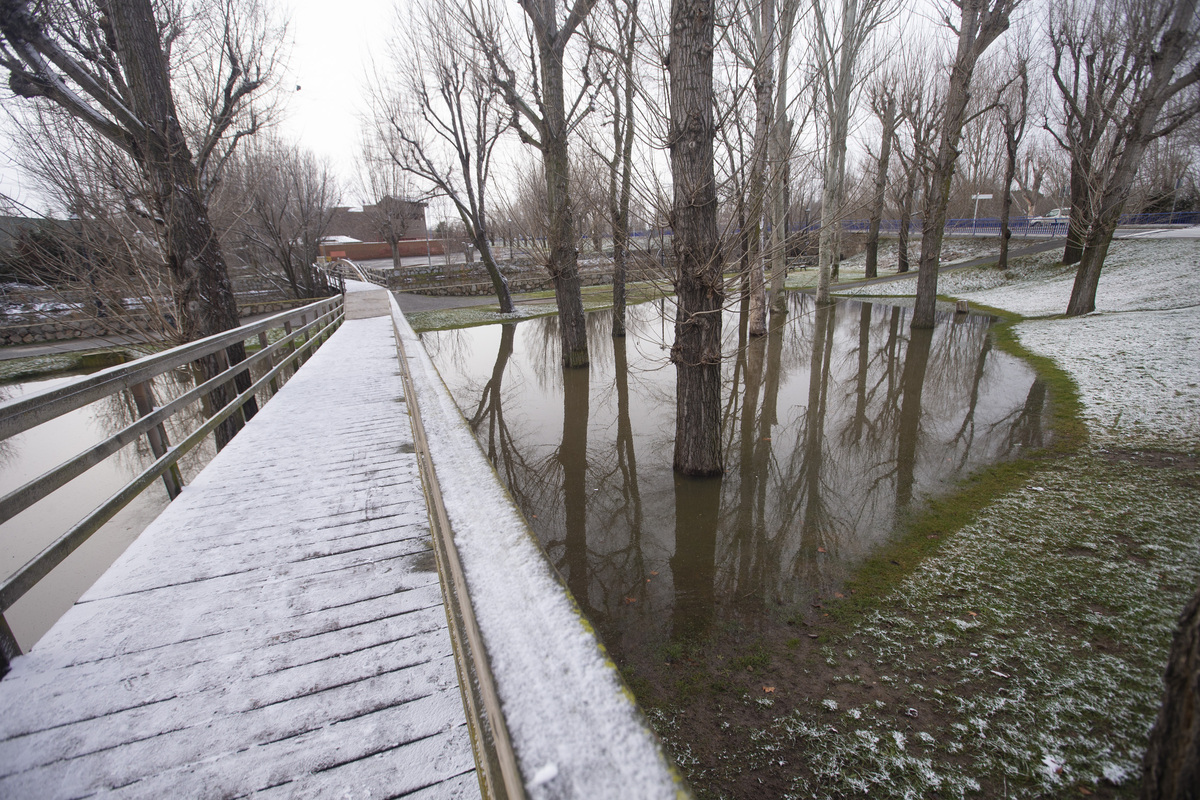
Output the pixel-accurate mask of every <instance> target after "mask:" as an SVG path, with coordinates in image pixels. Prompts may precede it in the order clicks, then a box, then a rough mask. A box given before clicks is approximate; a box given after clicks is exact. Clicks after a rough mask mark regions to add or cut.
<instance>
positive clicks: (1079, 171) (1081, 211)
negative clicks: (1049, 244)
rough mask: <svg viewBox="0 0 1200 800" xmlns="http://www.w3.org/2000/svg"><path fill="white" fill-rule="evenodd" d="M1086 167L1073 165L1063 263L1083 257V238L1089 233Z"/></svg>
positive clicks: (1072, 261)
mask: <svg viewBox="0 0 1200 800" xmlns="http://www.w3.org/2000/svg"><path fill="white" fill-rule="evenodd" d="M1085 170H1086V168H1085V167H1082V166H1079V167H1076V166H1075V164H1074V163H1072V167H1071V213H1070V216H1069V217H1068V218H1067V243H1066V246H1065V247H1064V248H1063V258H1062V263H1063V264H1064V265H1067V266H1070V265H1071V264H1078V263H1079V259H1081V258H1083V239H1084V236H1085V235H1086V234H1087V224H1086V223H1085V220H1084V218H1085V215H1086V214H1087V213H1088V212H1089V209H1090V208H1091V205H1092V203H1091V192H1090V191H1089V187H1088V178H1087V174H1086V171H1085Z"/></svg>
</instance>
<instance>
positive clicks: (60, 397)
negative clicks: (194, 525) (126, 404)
mask: <svg viewBox="0 0 1200 800" xmlns="http://www.w3.org/2000/svg"><path fill="white" fill-rule="evenodd" d="M342 317H343V303H342V297H341V296H340V295H339V296H336V297H333V298H329V299H326V300H320V301H318V302H316V303H312V304H310V305H307V306H304V307H302V308H297V309H293V310H290V311H285V312H283V313H280V314H276V315H274V316H272V317H268V318H267V319H263V320H260V321H258V322H254V323H251V324H248V325H243V326H242V327H240V328H236V329H234V330H230V331H225V332H223V333H219V334H216V335H214V336H209V337H207V338H205V339H200V340H198V341H195V342H190V343H188V344H185V345H181V346H179V347H174V348H171V349H170V350H166V351H164V352H161V353H156V354H154V355H150V356H146V357H145V358H139V359H137V360H136V361H132V362H130V363H128V364H121V365H119V366H116V367H112V368H109V369H106V370H103V371H101V372H97V373H94V374H92V375H87V376H84V377H82V378H79V379H77V380H73V381H70V382H68V383H66V384H63V385H59V386H54V387H52V388H50V389H47V390H46V391H43V392H35V393H32V394H29V395H25V396H22V397H18V398H15V399H13V400H10V401H8V402H5V403H0V442H3V441H4V440H7V439H9V438H10V437H13V436H16V435H17V434H20V433H22V432H24V431H27V430H30V429H32V428H35V427H36V426H38V425H41V424H43V423H46V422H49V421H50V420H53V419H56V418H58V417H61V416H62V415H64V414H67V413H69V412H71V411H75V410H77V409H80V408H82V407H84V406H86V405H88V404H89V403H93V402H95V401H97V400H100V399H102V398H105V397H109V396H112V395H115V394H119V393H122V392H128V393H129V395H130V396H131V397H132V400H133V403H134V405H135V407H136V408H137V415H138V416H137V418H136V419H135V420H134V421H133V422H132V423H130V424H129V425H127V426H125V427H123V428H122V429H121V430H118V431H117V432H116V433H113V434H111V435H110V436H108V437H107V438H105V439H104V440H102V441H100V442H99V443H97V444H95V445H93V446H91V447H89V448H88V449H87V450H84V451H83V452H82V453H80V454H78V455H76V456H75V457H73V458H71V459H69V460H68V461H65V462H63V463H62V464H60V465H58V466H57V467H55V468H53V469H51V470H49V471H48V472H46V473H44V474H43V475H41V476H39V477H37V478H35V479H34V480H32V481H29V482H28V483H26V484H25V485H23V486H20V487H18V488H16V489H14V490H12V491H11V492H9V493H8V494H6V495H5V496H4V497H0V523H4V522H6V521H8V520H9V519H12V518H13V517H14V516H16V515H17V514H19V513H20V512H22V511H24V510H25V509H27V508H29V507H30V506H32V505H33V504H34V503H36V502H38V501H39V500H42V499H43V498H45V497H47V496H48V495H50V494H51V493H52V492H54V491H55V490H57V489H60V488H62V487H63V486H64V485H66V484H67V482H68V481H70V480H72V479H74V478H76V477H78V476H80V475H82V474H83V473H84V472H86V471H87V470H89V469H91V468H92V467H94V466H96V465H97V464H100V463H101V462H103V461H105V460H106V459H108V458H110V457H111V456H113V455H114V454H116V453H117V452H118V451H120V450H122V449H124V448H125V447H127V446H128V445H130V444H132V443H134V442H135V441H137V440H138V439H139V438H140V437H142V436H145V437H146V439H147V441H148V443H149V446H150V450H151V452H152V453H153V454H154V458H155V460H154V462H153V463H152V464H150V465H149V466H148V467H146V468H145V469H144V470H142V471H141V472H140V473H139V474H138V475H137V476H136V477H135V478H133V480H131V481H129V482H128V483H127V484H125V485H124V486H123V487H122V488H121V489H119V490H118V491H117V492H116V493H115V494H113V495H112V496H111V497H109V498H108V499H107V500H105V501H104V502H103V503H101V504H100V505H99V506H98V507H96V508H95V509H94V510H92V511H91V513H89V514H88V515H87V516H86V517H84V518H83V519H82V520H80V521H79V522H77V523H75V524H74V525H73V526H72V527H71V528H70V529H69V530H67V531H66V532H65V533H63V534H61V535H60V536H58V537H57V538H56V539H54V541H52V542H51V543H50V544H48V545H47V546H46V547H45V548H44V549H43V550H42V551H41V552H40V553H38V554H37V555H36V556H34V557H33V558H32V559H30V560H29V561H28V562H26V563H25V564H24V565H23V566H22V567H20V568H19V569H17V570H16V572H14V573H12V574H11V575H9V576H8V577H7V578H5V579H4V581H3V583H0V675H3V674H4V673H5V672H7V669H8V663H9V661H11V659H12V658H13V657H15V656H16V655H19V654H20V648H19V646H18V645H17V642H16V640H15V638H14V637H13V635H12V631H11V630H10V628H9V626H8V623H7V622H6V621H5V620H4V616H3V615H4V613H5V612H6V611H7V610H8V609H9V608H10V607H12V605H13V603H15V602H16V601H17V600H18V599H20V598H21V596H22V595H24V594H25V593H26V592H28V591H29V590H30V589H31V588H32V587H33V586H35V585H36V584H37V583H38V581H40V580H41V579H42V578H44V577H45V576H46V575H47V574H49V572H50V571H51V570H52V569H53V568H54V567H56V566H57V565H58V564H60V563H62V561H63V560H64V559H65V558H66V557H67V556H68V555H70V554H71V553H72V552H73V551H74V550H75V549H76V548H78V547H79V546H80V545H81V544H83V543H84V542H85V541H87V539H88V538H89V537H90V536H91V535H92V534H94V533H95V532H96V531H97V530H99V529H100V528H101V526H103V525H104V523H106V522H108V521H109V520H110V519H112V518H113V516H114V515H116V514H117V512H119V511H120V510H121V509H122V508H124V507H125V506H126V505H128V504H129V502H130V501H132V500H133V499H134V498H135V497H137V496H138V495H139V494H140V493H141V492H142V491H143V490H145V489H146V488H147V487H148V486H150V485H151V484H152V483H153V482H154V481H155V480H156V479H159V478H161V479H162V480H163V482H164V484H165V485H166V488H167V494H168V496H169V497H170V498H172V499H174V498H175V497H176V496H177V495H178V494H179V492H180V491H181V490H182V488H183V477H182V475H181V473H180V470H179V466H178V465H179V460H180V459H181V458H182V457H183V456H184V455H186V454H187V453H188V452H189V451H191V450H192V449H193V448H195V447H196V446H197V445H199V444H200V443H201V442H202V441H204V439H205V438H207V437H208V436H209V435H210V434H212V433H213V431H214V430H216V428H217V427H218V426H219V425H221V424H222V423H223V422H225V421H226V420H228V419H230V418H231V417H234V415H243V416H244V411H243V406H244V405H246V404H247V403H248V402H249V401H250V400H252V399H253V398H254V397H255V396H256V395H257V394H258V393H259V392H260V391H262V392H265V393H267V394H266V395H265V396H269V395H270V394H274V393H275V392H277V391H278V390H279V387H280V385H281V384H282V382H283V381H285V380H287V378H289V377H290V376H291V375H294V374H295V373H296V370H298V369H299V368H300V365H301V364H302V363H303V362H304V361H305V360H307V359H308V357H309V356H310V355H311V353H312V351H313V350H314V349H316V348H317V347H318V346H319V345H320V344H321V343H322V342H323V341H325V340H326V339H327V338H328V337H329V335H330V334H332V332H333V331H334V329H336V328H337V326H338V325H339V324H340V323H341V321H342ZM272 332H275V333H274V335H272ZM272 338H274V339H276V340H277V341H274V342H272V341H271V339H272ZM247 342H250V343H251V344H252V346H253V345H254V344H257V346H258V351H257V352H255V353H253V354H252V355H250V356H248V357H247V358H246V359H245V360H244V361H240V362H238V363H236V364H233V365H232V366H230V365H229V363H228V360H227V359H226V348H228V347H230V346H231V345H236V344H239V343H242V344H244V343H247ZM209 357H216V359H217V360H218V363H219V364H220V365H221V367H222V368H223V371H222V372H220V373H219V374H217V375H215V376H214V377H212V378H209V379H207V380H203V381H200V382H198V384H197V385H196V386H194V387H193V388H191V389H189V390H187V391H185V392H183V393H182V394H180V395H179V396H178V397H175V398H172V399H170V400H167V401H166V402H163V403H162V405H157V403H158V401H157V400H156V398H155V396H154V391H153V389H152V384H151V382H152V381H153V380H154V378H155V377H157V376H159V375H162V374H163V373H166V372H168V371H170V370H175V369H177V368H179V367H184V366H186V365H189V364H192V363H193V362H196V361H197V360H199V359H202V358H209ZM255 367H258V368H259V369H260V370H261V371H262V375H261V377H259V378H258V379H257V380H250V376H251V375H252V374H253V373H252V372H251V370H252V369H254V368H255ZM238 378H242V383H243V385H246V384H247V383H248V384H249V386H248V388H245V389H243V390H241V391H240V392H239V391H238V389H237V388H236V387H235V381H236V380H237V379H238ZM198 380H199V379H198ZM221 387H225V388H226V390H227V391H226V396H228V397H231V398H232V399H230V400H228V402H225V404H224V405H222V406H221V407H219V408H212V407H211V406H212V405H213V404H212V403H211V402H209V398H210V397H211V396H212V393H213V391H214V390H217V389H220V388H221ZM197 404H201V405H203V406H205V408H204V411H205V413H204V415H203V416H204V421H203V423H202V424H200V425H199V426H198V427H196V429H195V430H194V431H192V432H191V433H190V434H188V435H187V436H186V437H184V438H183V439H182V440H181V441H180V442H178V443H177V444H174V445H172V444H171V443H170V441H168V438H167V432H166V428H165V426H164V423H165V422H166V421H167V420H168V419H170V418H172V417H173V416H175V415H177V414H179V413H180V412H182V411H183V410H184V409H186V408H189V407H192V406H196V405H197Z"/></svg>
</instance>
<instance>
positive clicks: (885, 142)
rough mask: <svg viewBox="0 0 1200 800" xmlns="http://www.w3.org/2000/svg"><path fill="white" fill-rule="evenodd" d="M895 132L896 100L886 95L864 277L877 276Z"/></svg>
mask: <svg viewBox="0 0 1200 800" xmlns="http://www.w3.org/2000/svg"><path fill="white" fill-rule="evenodd" d="M895 131H896V98H894V97H892V96H891V95H888V97H887V104H886V105H885V106H884V111H883V138H882V139H881V141H880V143H879V165H878V167H877V168H876V170H875V196H874V197H873V198H872V200H871V222H870V226H869V227H868V229H867V266H866V277H867V278H875V277H878V275H879V225H880V223H881V222H882V220H883V195H884V190H886V189H887V173H888V161H889V160H890V159H891V156H892V135H893V134H894V133H895Z"/></svg>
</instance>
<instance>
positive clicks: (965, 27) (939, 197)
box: [912, 0, 979, 328]
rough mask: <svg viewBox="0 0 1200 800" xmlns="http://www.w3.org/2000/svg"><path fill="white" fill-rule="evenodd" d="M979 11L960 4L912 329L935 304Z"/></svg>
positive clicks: (929, 323) (926, 320)
mask: <svg viewBox="0 0 1200 800" xmlns="http://www.w3.org/2000/svg"><path fill="white" fill-rule="evenodd" d="M978 18H979V8H978V7H977V6H976V4H975V3H974V2H970V1H969V0H968V2H964V3H963V4H962V19H961V21H960V24H959V31H960V33H959V39H958V51H957V53H956V55H955V59H954V66H953V68H952V69H951V70H950V84H949V87H948V88H947V90H946V108H945V116H944V117H943V122H942V125H943V127H942V135H941V142H940V144H939V145H938V154H937V158H936V160H935V161H934V167H933V175H932V176H931V178H930V191H929V194H927V195H926V197H925V221H924V224H923V226H922V228H921V266H920V272H919V273H918V275H917V305H916V308H915V309H914V310H913V318H912V327H913V328H932V327H933V318H934V307H935V305H936V303H937V278H938V262H939V259H940V258H941V252H942V236H943V234H944V233H945V227H946V206H947V205H948V204H949V202H950V183H951V182H952V181H953V180H954V166H955V162H956V161H957V160H958V142H959V139H960V138H961V137H962V128H963V121H964V119H965V118H966V111H967V103H968V102H969V101H970V99H971V95H970V87H971V75H972V73H974V71H975V62H976V61H977V60H978V58H979V55H978V53H977V52H976V48H975V41H976V40H975V34H976V30H977V28H978Z"/></svg>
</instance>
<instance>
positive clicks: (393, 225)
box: [357, 133, 428, 269]
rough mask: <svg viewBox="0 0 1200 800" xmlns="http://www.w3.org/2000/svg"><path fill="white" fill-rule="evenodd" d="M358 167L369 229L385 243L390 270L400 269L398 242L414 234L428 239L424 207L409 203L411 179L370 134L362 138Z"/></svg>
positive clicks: (419, 204)
mask: <svg viewBox="0 0 1200 800" xmlns="http://www.w3.org/2000/svg"><path fill="white" fill-rule="evenodd" d="M357 167H358V188H359V191H360V192H362V195H363V199H364V200H370V201H371V204H370V205H364V206H363V210H362V213H363V214H364V215H365V216H366V218H367V223H368V226H369V230H371V231H372V235H373V236H376V237H378V241H381V242H387V243H388V247H389V248H390V249H391V251H392V267H393V268H394V269H400V266H401V256H400V242H402V241H404V240H405V239H408V238H411V235H412V234H413V233H417V232H421V233H424V234H425V238H428V231H425V230H424V225H423V222H424V214H425V210H424V209H425V207H424V205H423V204H422V203H419V202H414V201H413V200H411V197H412V196H413V194H414V192H413V190H412V176H411V175H409V174H408V173H407V172H406V171H405V170H404V169H402V168H401V167H400V165H399V164H397V163H396V162H395V161H394V160H393V159H392V157H391V156H390V155H389V154H388V153H387V152H386V150H385V149H383V148H381V147H380V146H379V143H378V142H375V141H373V140H372V139H371V138H370V134H369V133H368V134H367V136H366V137H365V138H364V141H363V147H362V153H361V155H360V156H359V159H358V164H357Z"/></svg>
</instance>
